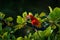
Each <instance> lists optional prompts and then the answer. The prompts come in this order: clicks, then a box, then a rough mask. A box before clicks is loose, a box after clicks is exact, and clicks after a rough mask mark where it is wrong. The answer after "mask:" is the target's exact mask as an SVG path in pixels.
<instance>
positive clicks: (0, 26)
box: [0, 23, 2, 31]
mask: <svg viewBox="0 0 60 40" xmlns="http://www.w3.org/2000/svg"><path fill="white" fill-rule="evenodd" d="M0 31H2V23H0Z"/></svg>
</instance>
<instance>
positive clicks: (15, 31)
mask: <svg viewBox="0 0 60 40" xmlns="http://www.w3.org/2000/svg"><path fill="white" fill-rule="evenodd" d="M50 11H51V10H50ZM29 14H32V13H31V12H29ZM32 15H33V14H32ZM26 16H27V12H23V14H22V16H20V15H18V16H17V18H16V21H15V23H14V22H13V21H14V19H13V17H7V18H5V14H3V13H2V12H0V40H60V23H59V22H60V8H58V7H56V8H55V9H54V10H52V11H51V12H50V14H49V15H48V16H47V15H46V14H45V13H44V12H42V14H40V15H39V14H38V13H37V14H35V15H34V17H36V18H37V19H38V20H39V22H41V27H42V28H43V27H44V28H45V30H43V31H42V30H41V29H40V30H38V29H36V28H34V27H33V26H34V25H31V20H30V19H29V20H27V18H26ZM44 16H45V17H44ZM43 17H44V18H43ZM50 21H52V22H50ZM28 23H29V24H28Z"/></svg>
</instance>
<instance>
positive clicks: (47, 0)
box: [0, 0, 60, 17]
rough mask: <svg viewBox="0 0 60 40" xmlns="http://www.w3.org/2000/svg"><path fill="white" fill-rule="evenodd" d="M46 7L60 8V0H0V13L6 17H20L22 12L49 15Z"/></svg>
mask: <svg viewBox="0 0 60 40" xmlns="http://www.w3.org/2000/svg"><path fill="white" fill-rule="evenodd" d="M48 6H51V7H52V8H55V7H60V0H0V11H1V12H3V13H5V14H7V16H13V17H15V16H16V15H21V14H22V12H24V11H27V12H30V11H31V12H32V13H33V14H34V13H37V12H38V13H40V12H42V11H44V12H46V13H47V14H48V13H49V9H48Z"/></svg>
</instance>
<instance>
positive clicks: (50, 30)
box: [44, 26, 53, 36]
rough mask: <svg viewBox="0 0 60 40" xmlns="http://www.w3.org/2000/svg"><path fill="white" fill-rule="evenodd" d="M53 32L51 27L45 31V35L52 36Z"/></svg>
mask: <svg viewBox="0 0 60 40" xmlns="http://www.w3.org/2000/svg"><path fill="white" fill-rule="evenodd" d="M52 32H53V30H52V29H51V26H49V27H48V28H47V29H46V30H44V33H45V34H44V35H45V36H49V35H51V34H52Z"/></svg>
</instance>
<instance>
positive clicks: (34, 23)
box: [28, 15, 41, 28]
mask: <svg viewBox="0 0 60 40" xmlns="http://www.w3.org/2000/svg"><path fill="white" fill-rule="evenodd" d="M28 16H29V17H30V19H31V24H32V25H35V26H36V27H37V28H40V27H41V23H40V22H39V20H38V19H37V18H35V17H34V16H33V15H28Z"/></svg>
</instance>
